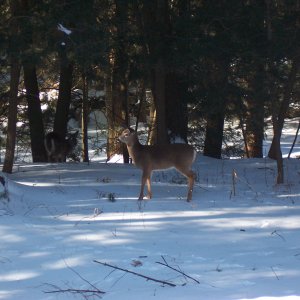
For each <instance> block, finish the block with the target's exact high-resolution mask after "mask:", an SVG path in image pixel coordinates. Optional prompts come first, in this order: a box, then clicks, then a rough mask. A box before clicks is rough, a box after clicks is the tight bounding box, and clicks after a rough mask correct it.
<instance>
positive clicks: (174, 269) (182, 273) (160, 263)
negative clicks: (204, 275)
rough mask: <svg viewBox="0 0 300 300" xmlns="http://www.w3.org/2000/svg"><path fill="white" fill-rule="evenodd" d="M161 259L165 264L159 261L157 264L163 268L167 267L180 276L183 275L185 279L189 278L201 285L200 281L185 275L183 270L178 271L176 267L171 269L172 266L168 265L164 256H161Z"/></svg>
mask: <svg viewBox="0 0 300 300" xmlns="http://www.w3.org/2000/svg"><path fill="white" fill-rule="evenodd" d="M161 258H162V259H163V261H164V263H163V262H160V261H157V262H156V263H157V264H159V265H162V266H165V267H167V268H170V269H171V270H173V271H175V272H178V273H180V274H181V275H183V276H184V277H186V278H189V279H192V280H194V281H195V282H197V283H199V284H200V281H199V280H197V279H195V278H193V277H191V276H189V275H187V274H186V273H184V272H183V271H181V270H178V269H176V268H174V267H171V266H170V265H169V264H168V263H167V261H166V259H165V258H164V256H161Z"/></svg>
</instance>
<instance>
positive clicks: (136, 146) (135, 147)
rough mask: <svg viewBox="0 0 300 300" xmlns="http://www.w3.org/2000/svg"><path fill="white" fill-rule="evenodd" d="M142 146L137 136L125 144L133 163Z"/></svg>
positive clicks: (137, 158) (135, 161)
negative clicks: (131, 141)
mask: <svg viewBox="0 0 300 300" xmlns="http://www.w3.org/2000/svg"><path fill="white" fill-rule="evenodd" d="M142 148H143V145H141V143H140V142H139V140H138V138H137V137H136V139H135V140H134V142H133V143H131V144H130V145H127V149H128V153H129V156H130V157H131V158H132V160H133V162H134V164H137V163H138V160H139V156H140V155H139V154H140V153H141V150H142Z"/></svg>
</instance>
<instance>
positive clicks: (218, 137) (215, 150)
mask: <svg viewBox="0 0 300 300" xmlns="http://www.w3.org/2000/svg"><path fill="white" fill-rule="evenodd" d="M224 119H225V104H224V101H220V102H219V109H218V111H217V112H214V113H210V114H209V115H208V117H207V119H206V120H207V124H206V134H205V142H204V150H203V155H205V156H210V157H213V158H218V159H220V158H221V154H222V142H223V130H224Z"/></svg>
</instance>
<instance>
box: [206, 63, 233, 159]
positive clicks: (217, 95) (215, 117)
mask: <svg viewBox="0 0 300 300" xmlns="http://www.w3.org/2000/svg"><path fill="white" fill-rule="evenodd" d="M228 65H229V63H228V58H227V59H226V58H224V60H222V61H221V60H220V59H219V58H218V59H215V60H214V61H212V62H211V64H210V68H211V74H210V76H211V79H212V82H209V83H208V84H209V89H208V102H209V103H208V104H207V105H208V107H207V109H208V112H207V116H206V121H207V123H206V134H205V142H204V150H203V154H204V155H206V156H210V157H213V158H218V159H219V158H221V154H222V142H223V131H224V121H225V111H226V103H227V97H228V96H227V93H228V89H227V87H228V72H229V71H228Z"/></svg>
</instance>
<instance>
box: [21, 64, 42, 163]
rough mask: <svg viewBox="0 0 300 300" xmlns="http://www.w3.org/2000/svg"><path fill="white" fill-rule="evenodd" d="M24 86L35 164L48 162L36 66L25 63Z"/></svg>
mask: <svg viewBox="0 0 300 300" xmlns="http://www.w3.org/2000/svg"><path fill="white" fill-rule="evenodd" d="M23 70H24V85H25V89H26V98H27V103H28V111H27V113H28V120H29V126H30V139H31V151H32V161H33V162H46V161H47V159H46V151H45V147H44V124H43V116H42V109H41V104H40V98H39V88H38V82H37V75H36V68H35V65H33V64H31V63H29V62H24V63H23Z"/></svg>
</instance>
